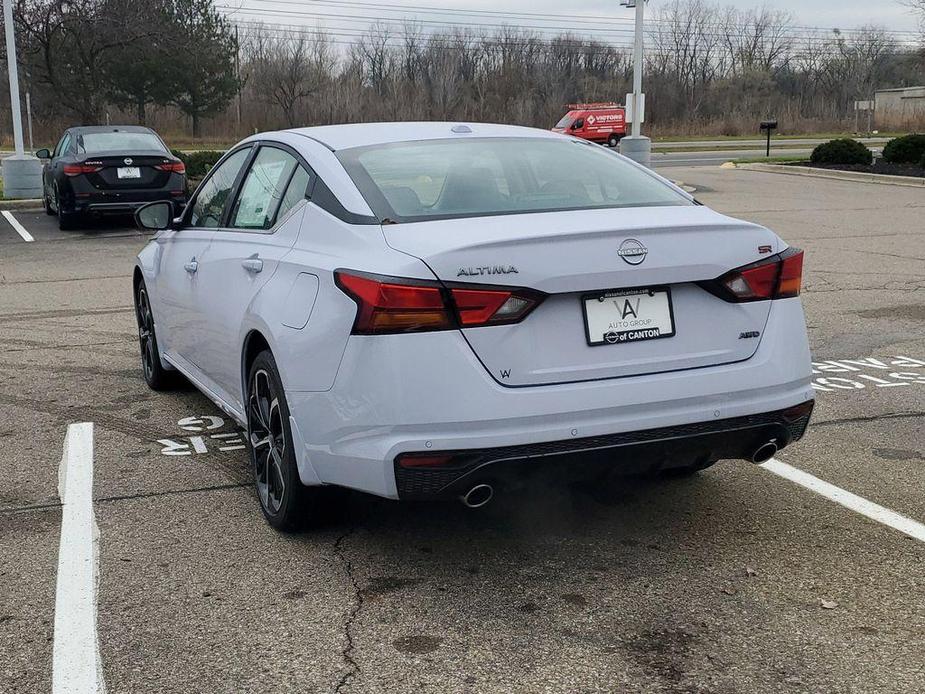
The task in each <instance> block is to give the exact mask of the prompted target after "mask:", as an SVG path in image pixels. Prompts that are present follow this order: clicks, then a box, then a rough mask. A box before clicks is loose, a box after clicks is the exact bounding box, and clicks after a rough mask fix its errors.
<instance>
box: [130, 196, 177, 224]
mask: <svg viewBox="0 0 925 694" xmlns="http://www.w3.org/2000/svg"><path fill="white" fill-rule="evenodd" d="M172 219H173V204H172V203H170V202H168V201H167V200H159V201H157V202H149V203H148V204H147V205H142V206H141V207H139V208H138V209H137V210H136V211H135V224H136V225H137V226H138V228H139V229H141V230H142V231H163V230H164V229H170V226H171V221H172Z"/></svg>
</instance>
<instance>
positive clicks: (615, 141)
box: [607, 135, 620, 148]
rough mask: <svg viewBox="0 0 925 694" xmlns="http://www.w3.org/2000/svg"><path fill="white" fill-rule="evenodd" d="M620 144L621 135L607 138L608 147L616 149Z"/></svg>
mask: <svg viewBox="0 0 925 694" xmlns="http://www.w3.org/2000/svg"><path fill="white" fill-rule="evenodd" d="M619 144H620V136H619V135H611V136H610V137H608V138H607V146H608V147H614V148H615V147H616V146H617V145H619Z"/></svg>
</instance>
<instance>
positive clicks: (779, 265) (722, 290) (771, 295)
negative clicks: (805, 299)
mask: <svg viewBox="0 0 925 694" xmlns="http://www.w3.org/2000/svg"><path fill="white" fill-rule="evenodd" d="M802 283H803V251H801V250H800V249H799V248H788V249H787V250H786V251H784V252H783V253H779V254H778V255H775V256H773V257H771V258H768V259H766V260H760V261H758V262H757V263H752V264H750V265H745V266H743V267H740V268H736V269H735V270H730V271H729V272H727V273H726V274H725V275H723V276H721V277H718V278H717V279H715V280H710V281H708V282H700V283H699V284H700V286H701V287H703V288H704V289H706V290H707V291H709V292H710V293H711V294H713V295H715V296H718V297H719V298H720V299H723V300H724V301H729V302H732V303H743V302H747V301H767V300H769V299H788V298H791V297H794V296H799V295H800V288H801V285H802Z"/></svg>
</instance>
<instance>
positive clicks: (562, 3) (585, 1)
mask: <svg viewBox="0 0 925 694" xmlns="http://www.w3.org/2000/svg"><path fill="white" fill-rule="evenodd" d="M666 2H667V0H650V2H649V8H650V9H649V11H653V10H657V9H658V8H659V6H663V5H664V4H665V3H666ZM708 2H713V3H714V4H719V5H733V6H736V7H740V8H743V9H744V8H755V7H760V6H762V5H767V6H770V7H774V8H775V9H781V10H786V11H789V12H791V13H792V15H793V20H794V21H793V23H794V25H796V26H799V27H820V28H824V29H834V28H839V29H855V28H857V27H860V26H864V25H869V24H875V25H880V26H884V27H886V28H888V29H891V30H894V31H914V30H916V29H917V26H918V21H917V17H916V15H915V14H913V13H912V12H911V11H910V10H909V9H908V8H906V7H904V6H903V5H902V4H901V3H900V2H899V0H708ZM215 3H216V5H218V6H219V7H224V8H228V9H230V7H229V6H231V7H238V8H241V9H242V10H243V12H239V13H235V14H237V16H238V18H239V19H242V20H244V19H246V20H249V21H255V20H256V21H261V20H262V21H265V22H272V23H286V24H296V25H299V24H311V25H314V24H316V22H318V21H321V22H323V23H324V24H325V25H326V26H327V28H328V29H329V30H333V29H334V28H335V27H336V26H337V23H338V22H340V26H345V25H346V26H349V27H350V28H352V29H360V28H361V27H360V26H358V25H360V24H361V23H363V22H367V21H369V22H371V21H373V20H374V19H375V18H376V17H381V18H386V19H391V20H403V19H404V18H411V19H414V18H416V19H419V20H422V21H424V20H426V21H427V22H431V23H433V22H451V23H455V24H457V25H459V24H473V25H474V24H478V23H480V22H481V23H490V24H491V23H493V24H497V23H507V24H512V23H513V24H516V23H517V22H516V20H515V21H513V22H512V21H511V20H510V19H505V18H504V17H503V16H499V15H503V13H516V12H521V13H531V14H534V15H535V14H538V13H547V14H550V15H555V17H553V18H551V19H546V20H540V19H534V18H523V19H522V23H523V24H541V25H543V26H549V25H550V24H552V25H566V26H568V25H569V18H574V19H575V20H578V19H580V18H581V17H582V15H585V16H596V17H601V16H608V17H610V16H612V17H614V18H615V19H617V18H622V19H624V20H626V19H631V18H632V16H633V10H630V9H627V8H624V7H620V4H619V0H578V1H576V0H342V1H339V0H215ZM386 6H387V7H388V8H401V7H408V11H407V12H401V11H399V12H396V11H394V10H392V9H382V8H384V7H386ZM437 8H441V9H442V8H446V9H449V10H456V14H453V13H452V12H450V13H447V14H440V13H439V11H438V9H437ZM274 10H276V12H275V13H274V12H273V11H274ZM459 10H470V11H471V10H487V11H488V12H490V13H494V14H493V15H492V14H486V15H481V16H478V15H473V14H471V13H470V14H460V13H459ZM322 17H323V19H321V18H322ZM482 17H484V19H482ZM350 18H352V21H351V19H350ZM361 18H362V19H361ZM588 24H591V27H589V26H588ZM623 26H625V25H623ZM592 27H593V22H589V21H588V20H587V19H586V20H585V22H584V23H583V24H582V23H581V22H578V23H576V24H575V28H576V30H588V29H590V30H591V31H593V28H592Z"/></svg>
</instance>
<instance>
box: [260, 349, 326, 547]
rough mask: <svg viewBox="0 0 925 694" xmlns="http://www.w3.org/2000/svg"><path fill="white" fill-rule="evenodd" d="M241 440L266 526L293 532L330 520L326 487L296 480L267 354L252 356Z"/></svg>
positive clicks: (279, 389) (283, 405) (282, 398)
mask: <svg viewBox="0 0 925 694" xmlns="http://www.w3.org/2000/svg"><path fill="white" fill-rule="evenodd" d="M247 440H248V442H249V444H250V445H249V447H248V448H249V450H250V457H251V465H252V466H253V470H254V484H255V486H256V491H257V499H258V500H259V502H260V510H261V511H263V517H264V518H266V521H267V523H269V524H270V525H271V526H272V527H274V528H276V529H277V530H280V531H282V532H295V531H298V530H302V529H303V528H305V527H306V526H308V525H317V524H319V523H320V522H321V521H323V520H326V519H327V518H329V517H330V511H331V508H330V506H329V504H328V503H327V502H329V501H330V500H331V495H330V494H328V492H329V491H331V490H329V489H326V488H321V487H306V486H305V485H303V484H302V481H301V480H300V479H299V469H298V466H297V464H296V456H295V448H294V447H293V444H292V431H291V429H290V427H289V405H288V403H287V402H286V394H285V392H284V390H283V384H282V380H281V379H280V377H279V370H278V369H277V368H276V361H275V360H274V359H273V355H272V354H271V353H270V352H269V351H268V350H264V351H263V352H261V353H260V354H258V355H257V356H256V358H255V359H254V361H253V363H252V364H251V366H250V369H248V375H247Z"/></svg>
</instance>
